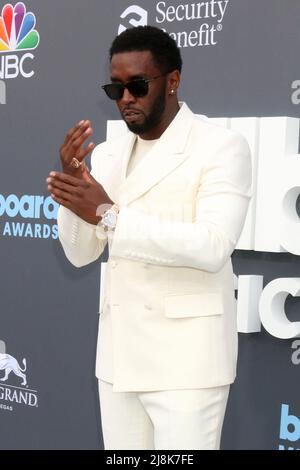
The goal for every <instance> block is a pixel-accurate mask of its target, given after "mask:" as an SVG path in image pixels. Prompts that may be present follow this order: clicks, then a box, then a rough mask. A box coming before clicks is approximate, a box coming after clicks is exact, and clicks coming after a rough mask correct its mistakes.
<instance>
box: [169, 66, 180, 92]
mask: <svg viewBox="0 0 300 470" xmlns="http://www.w3.org/2000/svg"><path fill="white" fill-rule="evenodd" d="M179 84H180V72H179V70H173V72H171V73H170V74H169V78H168V94H169V95H175V94H176V92H177V88H178V87H179Z"/></svg>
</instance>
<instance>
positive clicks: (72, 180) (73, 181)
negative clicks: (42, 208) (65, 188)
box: [47, 171, 87, 187]
mask: <svg viewBox="0 0 300 470" xmlns="http://www.w3.org/2000/svg"><path fill="white" fill-rule="evenodd" d="M57 181H61V182H62V183H66V184H69V185H71V186H73V187H78V186H81V187H86V186H87V184H86V182H85V181H83V180H81V179H79V178H76V177H75V176H71V175H67V174H66V173H59V172H57V171H51V172H50V173H49V177H48V178H47V183H49V184H55V182H57Z"/></svg>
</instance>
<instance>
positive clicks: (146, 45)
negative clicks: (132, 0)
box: [109, 26, 182, 73]
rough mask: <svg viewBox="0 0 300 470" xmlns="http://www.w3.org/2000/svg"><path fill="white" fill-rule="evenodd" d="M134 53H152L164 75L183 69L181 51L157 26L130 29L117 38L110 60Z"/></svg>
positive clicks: (111, 48)
mask: <svg viewBox="0 0 300 470" xmlns="http://www.w3.org/2000/svg"><path fill="white" fill-rule="evenodd" d="M132 51H150V52H152V55H153V59H154V61H155V63H156V65H157V66H158V68H159V69H160V70H161V72H163V73H167V72H171V71H173V70H179V72H181V69H182V59H181V54H180V50H179V48H178V46H177V44H176V42H175V40H174V39H173V38H171V36H170V35H169V34H168V33H165V32H164V31H163V30H162V29H159V28H156V27H155V26H138V27H136V28H129V29H126V30H125V31H123V32H122V33H121V34H120V35H119V36H117V37H116V38H115V39H114V41H113V43H112V45H111V47H110V50H109V55H110V60H111V59H112V56H113V55H114V54H118V53H121V52H132Z"/></svg>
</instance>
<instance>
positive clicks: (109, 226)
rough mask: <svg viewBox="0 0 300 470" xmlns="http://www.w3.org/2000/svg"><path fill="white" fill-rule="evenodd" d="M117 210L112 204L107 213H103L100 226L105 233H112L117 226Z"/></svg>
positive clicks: (115, 205)
mask: <svg viewBox="0 0 300 470" xmlns="http://www.w3.org/2000/svg"><path fill="white" fill-rule="evenodd" d="M118 213H119V208H118V206H117V204H114V205H113V206H111V207H110V209H108V210H107V211H105V212H104V214H103V216H102V219H101V222H100V225H101V226H102V227H103V228H104V230H105V231H106V232H107V231H113V230H114V229H115V228H116V225H117V219H118Z"/></svg>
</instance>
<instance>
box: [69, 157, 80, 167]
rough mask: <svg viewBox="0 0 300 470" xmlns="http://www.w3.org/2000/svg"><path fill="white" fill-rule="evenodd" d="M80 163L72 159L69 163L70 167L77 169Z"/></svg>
mask: <svg viewBox="0 0 300 470" xmlns="http://www.w3.org/2000/svg"><path fill="white" fill-rule="evenodd" d="M81 163H82V162H80V161H79V160H77V158H75V157H74V158H72V160H71V163H70V165H71V166H72V167H73V168H79V167H80V165H81Z"/></svg>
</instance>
